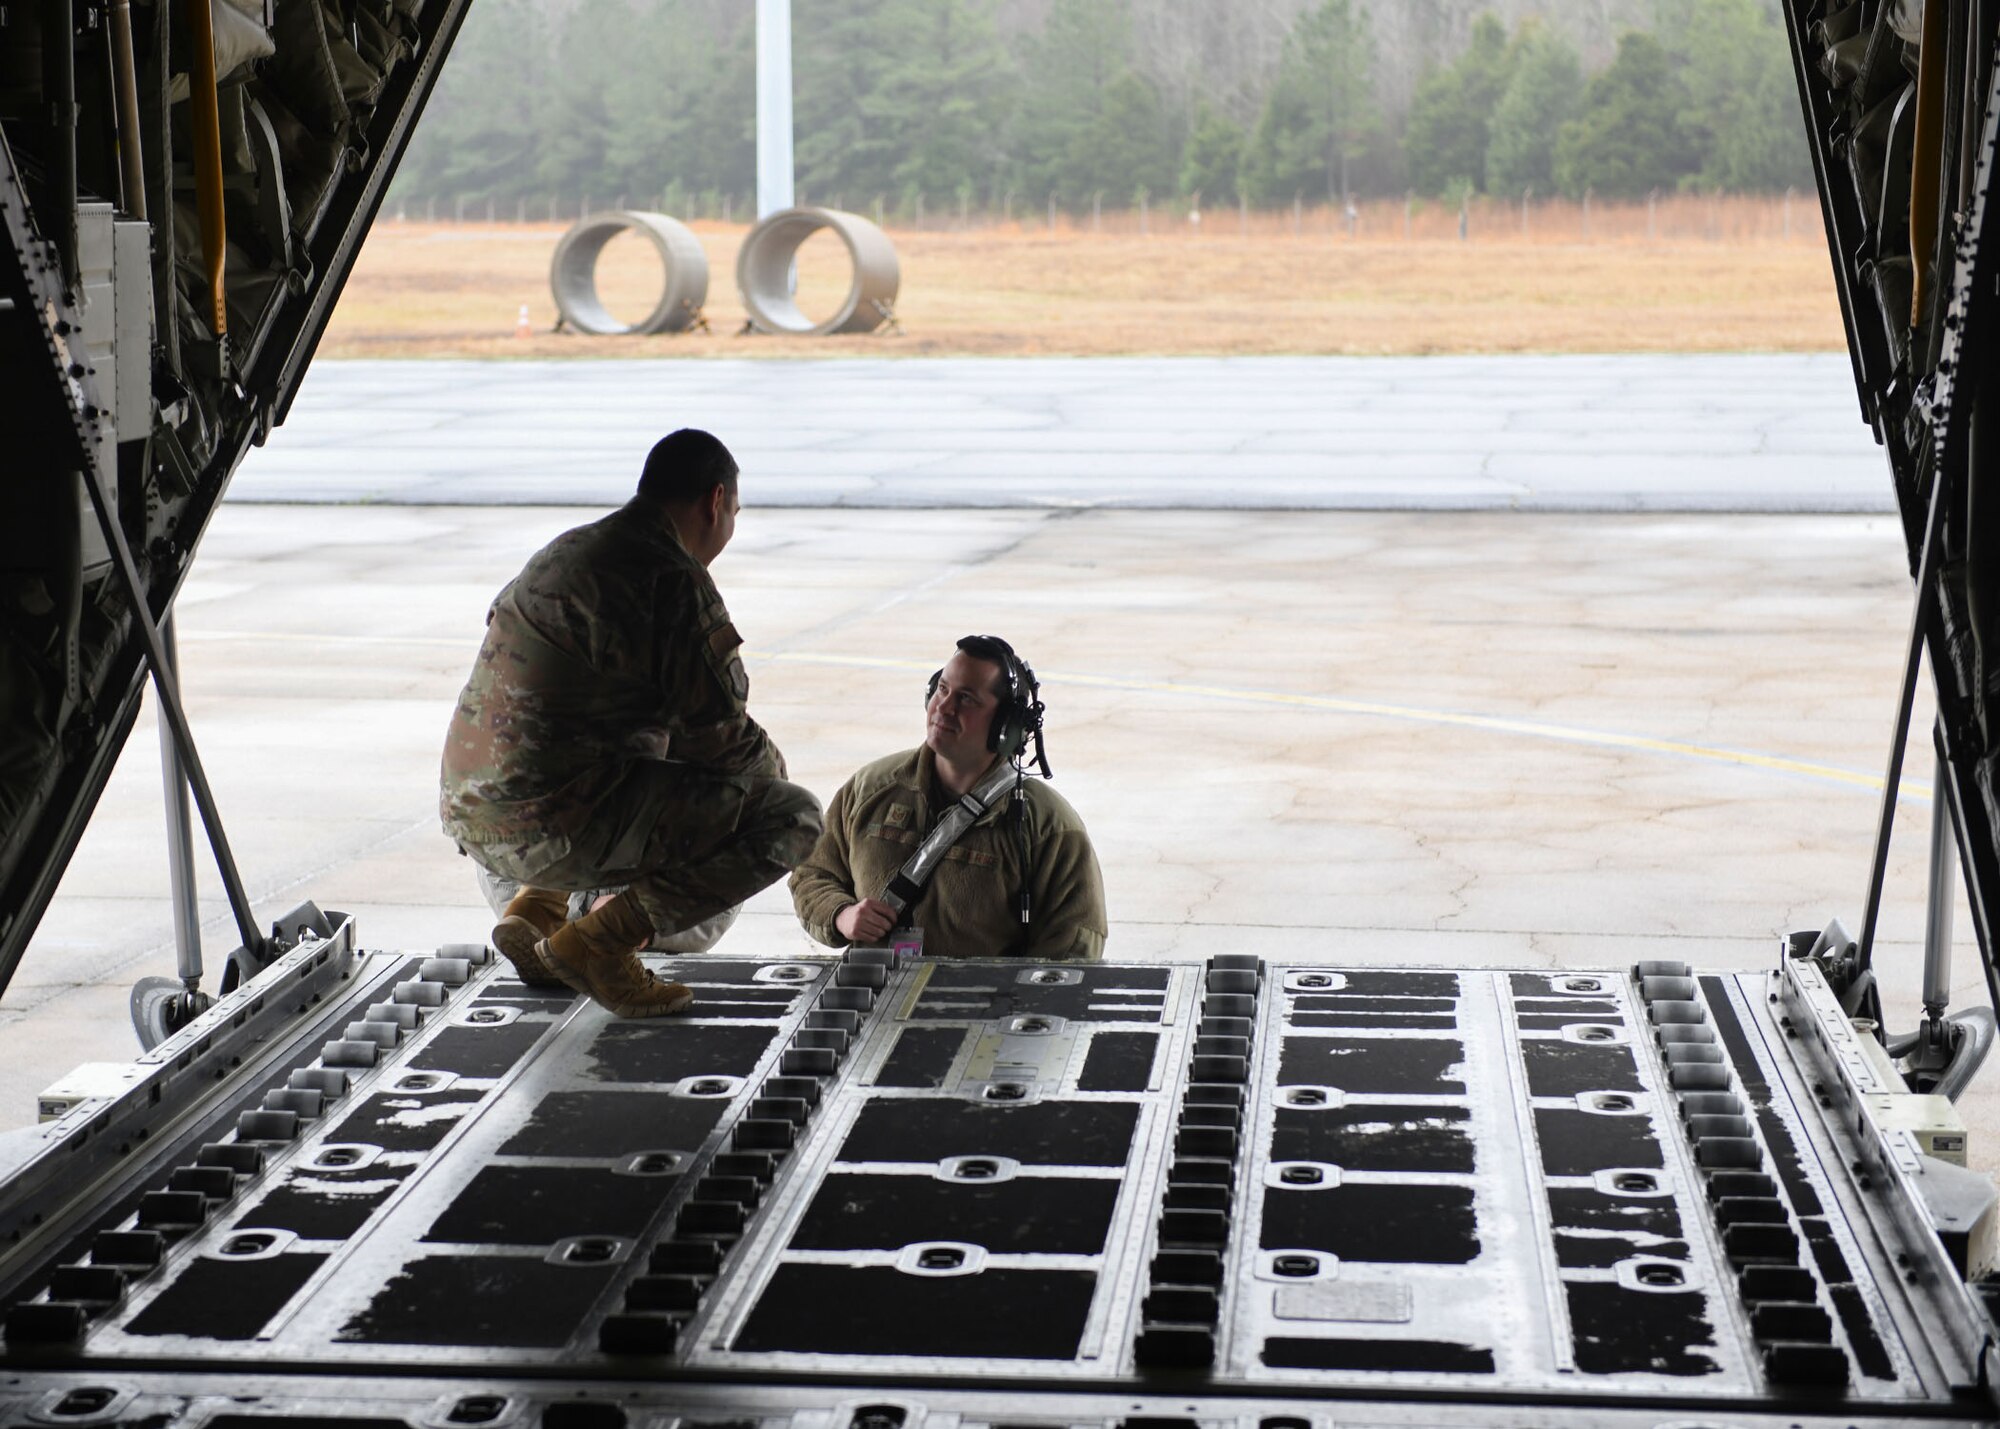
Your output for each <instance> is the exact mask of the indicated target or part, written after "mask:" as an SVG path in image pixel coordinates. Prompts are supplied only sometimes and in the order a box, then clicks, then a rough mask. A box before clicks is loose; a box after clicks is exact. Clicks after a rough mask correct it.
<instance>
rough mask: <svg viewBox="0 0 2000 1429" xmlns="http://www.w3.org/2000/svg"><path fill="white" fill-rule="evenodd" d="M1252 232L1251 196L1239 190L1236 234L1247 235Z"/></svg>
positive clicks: (1240, 236)
mask: <svg viewBox="0 0 2000 1429" xmlns="http://www.w3.org/2000/svg"><path fill="white" fill-rule="evenodd" d="M1249 232H1250V196H1249V195H1248V194H1246V193H1243V192H1241V191H1238V193H1237V195H1236V236H1237V237H1238V238H1243V237H1246V236H1247V235H1248V234H1249Z"/></svg>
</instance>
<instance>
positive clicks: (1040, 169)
mask: <svg viewBox="0 0 2000 1429" xmlns="http://www.w3.org/2000/svg"><path fill="white" fill-rule="evenodd" d="M1026 48H1027V55H1026V61H1025V63H1024V64H1023V66H1022V71H1023V75H1024V77H1025V84H1024V86H1023V89H1022V92H1021V99H1020V104H1019V106H1018V108H1017V110H1016V129H1015V141H1016V152H1017V154H1018V156H1019V163H1018V168H1017V173H1018V177H1019V179H1020V181H1021V183H1022V184H1023V186H1024V187H1025V188H1026V189H1027V191H1028V192H1029V193H1031V194H1034V195H1036V196H1037V197H1038V198H1041V197H1047V196H1048V195H1049V194H1051V193H1057V194H1064V195H1067V196H1068V197H1069V198H1070V199H1071V200H1072V201H1080V200H1082V199H1083V198H1085V197H1086V196H1088V194H1089V193H1090V192H1091V191H1092V190H1093V189H1094V188H1096V187H1100V186H1101V185H1099V184H1098V182H1097V169H1098V166H1097V165H1096V164H1094V163H1092V162H1090V161H1089V160H1088V158H1087V157H1086V145H1087V143H1088V141H1087V139H1086V138H1085V136H1086V135H1088V134H1090V133H1092V132H1094V131H1095V132H1102V131H1101V125H1102V120H1103V115H1104V110H1105V104H1106V101H1107V99H1108V98H1109V95H1110V92H1111V86H1112V85H1113V83H1115V82H1116V81H1117V80H1118V78H1119V77H1120V76H1121V75H1123V74H1125V73H1126V71H1127V70H1129V69H1130V68H1131V58H1132V21H1131V15H1130V13H1129V11H1128V10H1127V7H1126V5H1125V3H1124V0H1055V3H1054V4H1053V5H1051V6H1050V8H1049V13H1048V19H1047V21H1046V22H1045V23H1044V25H1043V27H1042V31H1041V33H1040V34H1039V35H1036V36H1034V37H1033V38H1032V40H1031V41H1030V43H1029V44H1028V45H1027V47H1026ZM1119 187H1120V185H1119V184H1114V185H1112V186H1110V188H1109V189H1108V190H1107V191H1111V192H1116V191H1117V190H1118V188H1119Z"/></svg>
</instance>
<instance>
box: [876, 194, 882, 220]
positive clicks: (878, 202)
mask: <svg viewBox="0 0 2000 1429" xmlns="http://www.w3.org/2000/svg"><path fill="white" fill-rule="evenodd" d="M875 226H876V227H877V228H880V227H881V226H882V195H880V194H876V195H875Z"/></svg>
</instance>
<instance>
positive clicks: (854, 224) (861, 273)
mask: <svg viewBox="0 0 2000 1429" xmlns="http://www.w3.org/2000/svg"><path fill="white" fill-rule="evenodd" d="M823 228H830V229H832V230H833V231H834V232H835V233H836V234H838V235H839V237H840V241H841V242H842V243H843V244H845V245H846V247H847V257H848V261H849V262H851V263H852V264H853V265H854V281H853V282H852V283H851V284H849V285H848V289H847V297H846V298H845V299H844V300H843V301H842V302H841V304H840V306H839V307H838V308H837V309H835V310H834V312H833V314H832V315H831V316H830V317H828V318H827V319H826V320H825V321H823V322H814V321H813V320H812V319H811V318H809V317H807V316H806V315H805V314H804V313H803V312H801V311H800V309H799V304H798V300H797V299H796V298H795V297H793V295H792V265H793V261H794V260H795V259H796V258H797V257H798V253H799V248H800V246H801V245H802V244H804V243H805V241H806V240H807V239H808V238H810V237H812V236H813V235H814V234H815V233H818V232H819V231H820V230H821V229H823ZM902 281H903V270H902V266H901V265H900V264H898V263H897V261H896V249H895V246H894V245H893V244H891V243H890V242H889V235H888V234H886V233H884V232H883V231H882V230H881V229H879V228H877V227H876V226H875V225H874V224H872V223H870V222H869V221H868V220H867V219H865V218H863V217H862V216H861V215H860V214H858V213H843V212H842V211H841V210H839V209H837V208H787V209H780V210H779V211H778V212H776V213H774V214H772V215H771V216H770V217H769V218H766V219H763V220H762V221H760V222H759V223H758V224H757V226H756V227H755V228H753V229H751V230H750V232H749V235H748V236H747V237H745V238H744V240H743V247H742V249H741V250H739V251H738V253H737V255H736V287H737V290H738V291H739V292H740V293H742V295H743V308H744V311H746V312H747V313H749V315H750V321H751V322H752V323H754V324H756V326H757V328H758V330H759V331H760V332H769V333H793V334H799V335H803V336H812V337H823V336H825V335H826V334H828V333H836V332H873V331H875V329H876V328H878V327H880V326H882V324H883V323H885V322H887V321H888V320H889V319H890V317H891V316H892V315H893V313H894V310H895V306H896V292H897V290H898V289H899V288H900V287H901V286H902Z"/></svg>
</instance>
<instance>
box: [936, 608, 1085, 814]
mask: <svg viewBox="0 0 2000 1429" xmlns="http://www.w3.org/2000/svg"><path fill="white" fill-rule="evenodd" d="M958 648H959V649H960V650H962V651H964V652H965V653H966V654H968V655H970V656H971V657H972V658H973V659H975V660H990V661H992V662H993V663H994V664H996V665H998V666H999V667H1000V673H1001V676H1002V678H1004V679H1005V680H1006V682H1007V692H1006V693H1005V694H1004V695H1002V696H1001V697H1000V706H999V708H998V709H996V710H994V711H993V723H992V724H991V725H990V726H988V728H987V731H986V747H987V748H988V749H990V750H992V751H993V752H994V753H995V754H997V755H999V756H1000V757H1001V758H1002V759H1003V760H1006V761H1008V762H1010V763H1014V762H1018V761H1019V759H1020V757H1021V754H1022V752H1023V751H1024V750H1025V749H1026V748H1027V745H1028V741H1029V740H1030V739H1033V740H1034V741H1035V763H1036V764H1037V765H1038V766H1039V767H1040V768H1041V771H1042V777H1043V778H1044V779H1048V778H1052V777H1054V776H1053V774H1052V772H1051V771H1050V769H1049V756H1048V751H1047V750H1046V749H1045V748H1044V747H1043V744H1042V717H1043V714H1044V708H1043V705H1042V686H1041V683H1040V682H1039V681H1038V680H1036V679H1035V671H1034V667H1033V666H1031V665H1030V664H1028V662H1027V661H1025V660H1023V659H1022V658H1021V657H1020V656H1019V655H1016V654H1015V653H1014V647H1013V646H1012V645H1009V644H1008V643H1007V642H1006V641H1005V640H1002V639H1001V638H1000V637H999V636H997V635H968V636H966V637H965V638H964V639H962V640H960V641H959V642H958ZM943 679H944V671H943V670H937V671H935V672H934V673H933V674H932V675H931V680H930V684H929V685H928V686H927V687H926V688H925V690H924V707H925V708H926V709H928V708H929V707H930V702H931V701H932V700H934V699H936V698H937V689H938V684H939V683H940V682H941V681H942V680H943Z"/></svg>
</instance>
